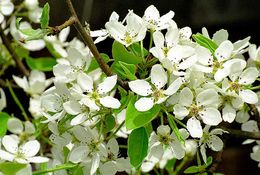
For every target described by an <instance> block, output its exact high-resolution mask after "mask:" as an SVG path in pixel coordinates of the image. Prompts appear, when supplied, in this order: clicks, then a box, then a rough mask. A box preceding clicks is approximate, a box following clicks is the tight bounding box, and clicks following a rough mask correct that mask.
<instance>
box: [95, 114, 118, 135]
mask: <svg viewBox="0 0 260 175" xmlns="http://www.w3.org/2000/svg"><path fill="white" fill-rule="evenodd" d="M101 122H102V124H101ZM115 125H116V121H115V118H114V116H113V115H111V114H108V115H106V116H104V119H103V121H100V122H99V123H98V124H97V128H99V129H102V132H103V133H104V134H106V133H108V132H109V131H111V130H112V129H113V128H114V127H115ZM100 127H102V128H100Z"/></svg>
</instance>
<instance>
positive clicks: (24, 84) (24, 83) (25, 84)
mask: <svg viewBox="0 0 260 175" xmlns="http://www.w3.org/2000/svg"><path fill="white" fill-rule="evenodd" d="M13 79H14V81H15V82H16V84H17V85H18V86H20V87H21V88H22V89H23V90H24V91H27V90H28V89H29V83H28V81H27V78H26V77H23V78H19V77H17V76H15V75H13Z"/></svg>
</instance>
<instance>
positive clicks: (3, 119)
mask: <svg viewBox="0 0 260 175" xmlns="http://www.w3.org/2000/svg"><path fill="white" fill-rule="evenodd" d="M9 118H10V116H9V114H7V113H5V112H0V126H1V127H0V138H1V137H3V136H4V135H5V134H6V131H7V122H8V119H9Z"/></svg>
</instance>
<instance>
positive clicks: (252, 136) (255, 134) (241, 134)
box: [220, 126, 260, 140]
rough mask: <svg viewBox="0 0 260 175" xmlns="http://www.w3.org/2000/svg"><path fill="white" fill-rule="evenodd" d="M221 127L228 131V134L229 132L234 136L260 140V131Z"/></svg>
mask: <svg viewBox="0 0 260 175" xmlns="http://www.w3.org/2000/svg"><path fill="white" fill-rule="evenodd" d="M220 128H221V129H223V130H225V131H227V132H228V133H227V134H229V135H230V136H232V137H237V138H244V139H256V140H260V132H248V131H241V130H236V129H229V128H226V127H223V126H222V127H220Z"/></svg>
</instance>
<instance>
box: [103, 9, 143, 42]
mask: <svg viewBox="0 0 260 175" xmlns="http://www.w3.org/2000/svg"><path fill="white" fill-rule="evenodd" d="M129 13H130V14H129V15H128V16H127V17H126V26H124V25H123V24H122V23H121V22H118V21H116V20H113V21H109V22H107V23H106V25H105V26H106V29H107V30H108V32H109V34H110V35H111V36H112V37H113V38H114V39H115V40H116V41H118V42H120V43H121V44H123V45H125V46H126V47H128V46H130V45H131V44H133V43H135V42H139V41H142V40H143V39H144V37H145V35H146V26H145V25H144V21H143V19H142V18H141V17H139V16H137V15H136V14H134V13H133V12H129Z"/></svg>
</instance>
